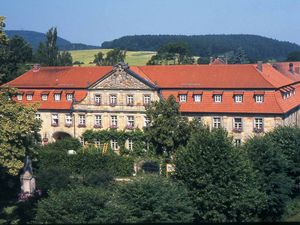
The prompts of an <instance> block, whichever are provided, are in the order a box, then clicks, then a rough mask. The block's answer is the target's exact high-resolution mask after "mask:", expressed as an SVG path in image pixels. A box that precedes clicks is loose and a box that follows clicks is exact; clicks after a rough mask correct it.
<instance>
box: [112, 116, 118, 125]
mask: <svg viewBox="0 0 300 225" xmlns="http://www.w3.org/2000/svg"><path fill="white" fill-rule="evenodd" d="M110 118H111V126H112V127H118V117H117V116H111V117H110Z"/></svg>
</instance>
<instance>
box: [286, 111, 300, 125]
mask: <svg viewBox="0 0 300 225" xmlns="http://www.w3.org/2000/svg"><path fill="white" fill-rule="evenodd" d="M283 124H284V125H286V126H288V125H296V126H298V127H300V109H299V108H297V109H296V110H294V111H292V112H290V113H288V114H287V115H286V117H285V118H284V120H283Z"/></svg>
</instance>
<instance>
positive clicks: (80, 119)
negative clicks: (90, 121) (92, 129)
mask: <svg viewBox="0 0 300 225" xmlns="http://www.w3.org/2000/svg"><path fill="white" fill-rule="evenodd" d="M79 125H81V126H85V115H84V114H80V115H79Z"/></svg>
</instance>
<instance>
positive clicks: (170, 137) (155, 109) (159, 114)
mask: <svg viewBox="0 0 300 225" xmlns="http://www.w3.org/2000/svg"><path fill="white" fill-rule="evenodd" d="M146 115H147V117H148V118H149V120H150V122H149V126H148V127H146V128H145V133H146V135H147V136H148V137H149V140H150V142H151V143H152V144H153V145H154V147H155V149H156V152H157V153H158V154H159V155H161V154H165V155H166V156H167V157H170V156H171V155H172V153H174V152H175V150H176V149H177V148H178V147H179V146H181V145H183V146H184V145H185V144H186V142H187V140H188V137H189V134H190V130H189V124H188V121H187V118H184V117H182V116H181V114H180V112H179V104H178V103H177V102H176V99H175V97H174V96H173V95H172V96H170V97H169V98H168V99H167V100H163V99H161V100H160V101H157V102H154V103H153V104H152V105H151V106H150V107H149V108H148V109H147V110H146Z"/></svg>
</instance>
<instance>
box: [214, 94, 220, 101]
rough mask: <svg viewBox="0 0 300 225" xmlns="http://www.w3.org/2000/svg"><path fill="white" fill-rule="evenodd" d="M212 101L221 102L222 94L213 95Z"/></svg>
mask: <svg viewBox="0 0 300 225" xmlns="http://www.w3.org/2000/svg"><path fill="white" fill-rule="evenodd" d="M214 102H222V95H214Z"/></svg>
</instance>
